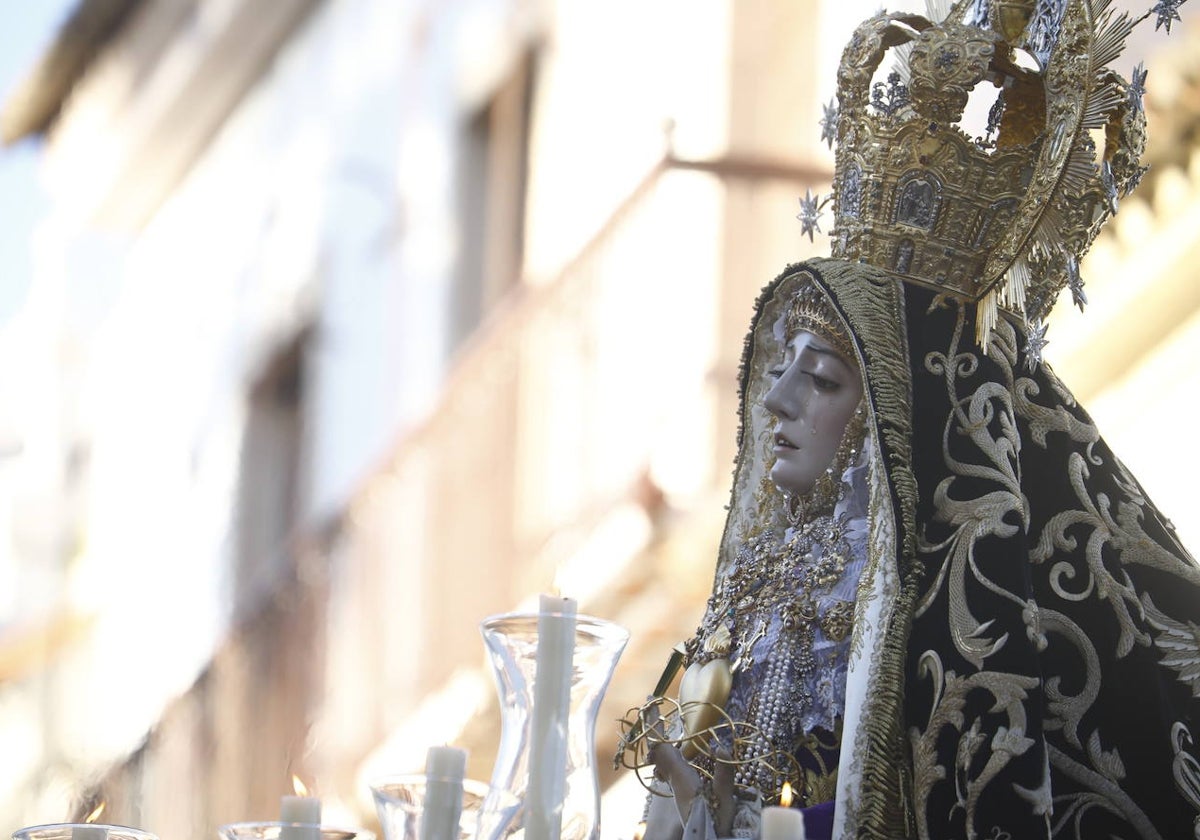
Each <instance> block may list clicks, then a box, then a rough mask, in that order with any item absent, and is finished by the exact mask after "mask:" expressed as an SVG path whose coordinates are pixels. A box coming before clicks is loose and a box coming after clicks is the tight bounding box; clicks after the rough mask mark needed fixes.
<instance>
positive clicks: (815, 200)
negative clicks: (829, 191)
mask: <svg viewBox="0 0 1200 840" xmlns="http://www.w3.org/2000/svg"><path fill="white" fill-rule="evenodd" d="M830 198H832V196H826V197H825V198H821V196H820V194H817V195H813V194H812V190H810V189H806V190H805V191H804V198H802V199H800V212H799V213H797V214H796V218H797V219H799V220H800V235H801V236H806V235H807V236H808V241H809V242H812V241H814V240H813V232H814V231H815V232H816V233H822V232H823V231H822V230H821V225H820V221H821V211H822V210H823V209H824V207H825V205H826V204H828V203H829V199H830Z"/></svg>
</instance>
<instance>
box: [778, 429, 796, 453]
mask: <svg viewBox="0 0 1200 840" xmlns="http://www.w3.org/2000/svg"><path fill="white" fill-rule="evenodd" d="M775 448H776V449H799V448H800V447H799V446H797V445H796V444H794V443H792V442H791V441H790V440H788V439H787V438H786V437H785V436H784V435H783V434H782V433H781V432H776V433H775Z"/></svg>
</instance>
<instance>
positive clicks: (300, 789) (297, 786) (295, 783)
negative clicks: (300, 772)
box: [292, 773, 308, 796]
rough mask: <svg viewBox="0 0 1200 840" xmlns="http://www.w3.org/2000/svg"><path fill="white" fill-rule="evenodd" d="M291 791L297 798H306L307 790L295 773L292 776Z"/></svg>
mask: <svg viewBox="0 0 1200 840" xmlns="http://www.w3.org/2000/svg"><path fill="white" fill-rule="evenodd" d="M292 790H294V791H296V795H297V796H308V788H307V787H305V786H304V782H302V781H300V777H299V776H297V775H296V774H295V773H293V774H292Z"/></svg>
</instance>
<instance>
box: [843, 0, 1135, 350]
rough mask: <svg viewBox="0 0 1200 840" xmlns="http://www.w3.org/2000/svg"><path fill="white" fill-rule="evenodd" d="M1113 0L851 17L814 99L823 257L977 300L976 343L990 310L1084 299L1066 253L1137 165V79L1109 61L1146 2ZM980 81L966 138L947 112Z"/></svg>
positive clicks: (979, 3)
mask: <svg viewBox="0 0 1200 840" xmlns="http://www.w3.org/2000/svg"><path fill="white" fill-rule="evenodd" d="M1110 3H1111V0H1049V2H1047V0H1042V2H1035V0H969V2H968V0H963V2H959V3H958V4H956V5H955V6H954V7H953V8H952V9H951V10H950V12H949V13H948V14H947V15H946V17H945V19H944V20H942V21H940V22H936V23H935V22H932V21H931V20H929V19H928V18H925V17H921V16H919V15H914V14H908V13H885V12H881V13H879V14H877V15H875V16H874V17H872V18H870V19H869V20H867V21H866V22H864V23H863V24H861V25H860V26H859V27H858V29H857V30H856V31H855V33H854V36H853V37H852V39H851V41H850V43H849V44H848V45H847V47H846V49H845V51H844V52H843V55H842V60H841V64H840V66H839V69H838V92H837V103H838V105H837V111H836V116H835V115H834V113H833V111H832V108H830V109H827V118H826V123H827V124H828V123H829V122H830V121H831V120H832V119H835V120H836V123H835V124H836V132H835V135H836V140H837V150H836V161H835V171H834V215H835V223H834V229H833V232H832V237H833V247H832V253H833V256H834V257H837V258H842V259H846V260H852V261H858V262H865V263H869V264H870V265H872V266H875V267H877V268H880V269H883V270H885V271H887V272H889V273H891V274H893V275H895V276H898V277H899V278H900V279H902V280H904V281H905V282H908V283H914V284H918V285H922V286H927V287H931V288H933V289H936V290H937V291H939V292H941V293H943V294H946V295H948V296H951V297H954V298H957V299H959V300H962V301H964V302H967V303H972V304H975V305H976V306H977V309H976V313H977V314H976V338H977V339H978V341H979V342H980V344H981V345H982V346H983V347H985V348H986V347H987V342H988V337H989V334H990V332H991V329H992V327H993V326H994V325H995V323H996V319H997V317H998V316H999V310H1000V309H1002V308H1003V309H1005V310H1007V311H1009V312H1011V313H1013V314H1014V315H1016V316H1018V317H1019V318H1021V319H1023V320H1026V321H1035V322H1036V321H1040V320H1041V319H1042V318H1043V317H1044V316H1045V315H1046V314H1047V312H1048V311H1049V309H1050V307H1051V305H1052V304H1053V302H1054V299H1055V298H1056V297H1057V296H1058V294H1059V292H1061V291H1062V290H1063V289H1064V288H1066V287H1068V286H1070V287H1071V290H1072V294H1073V295H1074V297H1075V300H1076V302H1077V303H1079V304H1080V306H1082V304H1083V302H1084V301H1085V298H1084V297H1083V294H1082V281H1081V280H1080V279H1079V276H1078V265H1079V260H1080V259H1081V258H1082V257H1083V255H1084V254H1085V253H1086V252H1087V250H1088V249H1089V248H1090V247H1091V244H1092V241H1093V240H1094V239H1095V237H1096V235H1097V234H1098V233H1099V231H1100V228H1101V227H1102V226H1103V224H1104V223H1105V222H1106V221H1107V220H1108V218H1110V217H1111V216H1112V215H1113V214H1115V213H1116V211H1117V204H1118V197H1119V196H1123V195H1127V194H1128V193H1129V192H1131V191H1132V190H1133V189H1134V188H1135V187H1136V186H1137V183H1138V181H1139V180H1140V178H1141V175H1142V173H1143V172H1144V171H1145V170H1144V167H1142V166H1141V164H1140V159H1141V155H1142V151H1143V149H1144V148H1145V141H1146V135H1145V125H1146V120H1145V114H1144V112H1143V110H1142V102H1141V94H1142V89H1141V84H1140V79H1139V80H1137V81H1138V82H1139V83H1138V84H1135V85H1132V86H1131V85H1129V84H1128V83H1127V82H1126V81H1125V80H1124V79H1123V78H1121V77H1120V76H1119V75H1117V73H1115V72H1114V71H1112V70H1110V69H1109V68H1108V65H1109V63H1110V62H1112V61H1113V60H1114V59H1115V58H1116V57H1117V56H1118V55H1119V54H1120V53H1121V51H1122V49H1123V48H1124V45H1125V40H1126V38H1127V37H1128V36H1129V33H1130V32H1131V31H1132V29H1133V28H1134V26H1136V25H1137V24H1138V23H1140V22H1141V21H1142V20H1145V19H1146V17H1148V16H1149V14H1150V12H1147V13H1146V14H1145V15H1143V16H1142V17H1140V18H1138V19H1136V20H1133V19H1131V18H1130V17H1129V15H1127V14H1125V13H1121V14H1115V13H1114V12H1113V10H1112V9H1111V8H1110ZM902 46H906V49H905V50H897V49H895V48H898V47H902ZM889 51H892V52H893V54H894V55H895V56H896V59H897V62H898V65H897V69H896V70H895V72H893V73H892V74H891V75H890V76H889V77H888V80H887V83H886V84H885V83H883V82H879V81H875V76H876V71H877V70H878V69H879V68H880V65H881V63H882V61H883V59H884V56H885V55H886V54H887V53H889ZM985 83H986V84H989V85H992V86H994V88H995V90H996V91H997V94H998V95H997V98H996V102H995V104H994V105H993V107H992V109H991V111H990V113H989V120H988V128H987V133H986V135H985V136H984V137H975V138H972V137H970V136H968V134H967V133H966V132H965V131H964V130H963V129H962V128H961V127H960V125H959V123H960V122H961V120H962V117H963V112H964V109H965V107H966V105H967V102H968V98H969V96H970V95H971V92H972V91H974V90H975V89H976V88H977V87H978V86H980V85H983V84H985ZM1097 141H1099V142H1100V143H1101V147H1100V148H1098V147H1097Z"/></svg>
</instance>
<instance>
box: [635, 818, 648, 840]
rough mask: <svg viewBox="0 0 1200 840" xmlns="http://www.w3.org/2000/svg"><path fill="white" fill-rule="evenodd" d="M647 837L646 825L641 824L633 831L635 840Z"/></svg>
mask: <svg viewBox="0 0 1200 840" xmlns="http://www.w3.org/2000/svg"><path fill="white" fill-rule="evenodd" d="M645 836H646V823H645V822H640V823H638V824H637V826H636V827H635V828H634V829H633V840H642V838H643V837H645Z"/></svg>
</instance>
